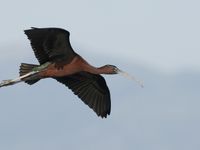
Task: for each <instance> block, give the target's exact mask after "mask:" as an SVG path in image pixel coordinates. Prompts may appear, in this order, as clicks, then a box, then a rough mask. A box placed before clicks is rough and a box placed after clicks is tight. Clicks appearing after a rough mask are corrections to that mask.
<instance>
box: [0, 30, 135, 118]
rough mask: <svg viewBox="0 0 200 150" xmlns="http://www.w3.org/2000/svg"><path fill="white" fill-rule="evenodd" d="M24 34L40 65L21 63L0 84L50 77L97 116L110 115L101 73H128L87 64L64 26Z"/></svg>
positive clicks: (113, 67)
mask: <svg viewBox="0 0 200 150" xmlns="http://www.w3.org/2000/svg"><path fill="white" fill-rule="evenodd" d="M24 33H25V34H26V35H27V37H28V39H29V40H30V43H31V46H32V49H33V51H34V54H35V56H36V58H37V59H38V61H39V63H40V64H39V65H35V64H27V63H22V64H21V66H20V71H19V74H20V76H19V77H18V78H16V79H13V80H4V81H2V83H0V87H3V86H8V85H13V84H15V83H18V82H22V81H24V82H25V83H27V84H29V85H32V84H34V83H36V82H38V81H39V80H41V79H44V78H50V77H51V78H53V79H55V80H57V81H58V82H60V83H63V84H64V85H66V86H67V87H68V88H69V89H71V90H72V91H73V92H74V94H75V95H77V96H78V97H79V98H80V99H81V100H82V101H83V102H84V103H85V104H87V105H88V106H89V107H90V108H92V109H93V110H94V111H95V112H96V114H97V115H98V116H101V117H102V118H103V117H107V115H109V114H110V110H111V101H110V92H109V89H108V87H107V85H106V82H105V79H104V78H103V77H102V76H101V75H100V74H117V73H122V74H123V75H125V76H127V73H125V72H123V71H121V70H119V69H118V68H117V67H116V66H113V65H105V66H102V67H100V68H96V67H94V66H92V65H90V64H89V63H88V62H87V61H86V60H84V59H83V58H82V57H81V56H80V55H78V54H77V53H76V52H75V51H74V50H73V49H72V47H71V44H70V41H69V35H70V33H69V32H68V31H66V30H64V29H60V28H34V27H32V28H31V29H28V30H25V31H24ZM129 77H130V76H129ZM130 78H132V79H134V78H133V77H130ZM136 81H138V80H136ZM138 82H139V81H138Z"/></svg>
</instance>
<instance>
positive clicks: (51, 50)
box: [24, 28, 76, 64]
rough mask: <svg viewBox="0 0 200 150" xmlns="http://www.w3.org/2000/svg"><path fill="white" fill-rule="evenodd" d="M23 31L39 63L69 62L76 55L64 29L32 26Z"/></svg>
mask: <svg viewBox="0 0 200 150" xmlns="http://www.w3.org/2000/svg"><path fill="white" fill-rule="evenodd" d="M24 33H25V34H26V35H27V36H28V39H29V40H30V42H31V46H32V48H33V50H34V53H35V56H36V58H37V59H38V61H39V62H40V64H44V63H45V62H47V61H66V62H70V61H71V60H72V59H73V57H74V56H75V55H76V53H75V52H74V51H73V49H72V47H71V44H70V41H69V35H70V33H69V32H68V31H66V30H64V29H59V28H32V29H29V30H25V31H24Z"/></svg>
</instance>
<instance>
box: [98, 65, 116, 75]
mask: <svg viewBox="0 0 200 150" xmlns="http://www.w3.org/2000/svg"><path fill="white" fill-rule="evenodd" d="M101 69H102V70H103V72H104V74H118V71H119V69H118V68H117V67H116V66H114V65H105V66H103V67H101Z"/></svg>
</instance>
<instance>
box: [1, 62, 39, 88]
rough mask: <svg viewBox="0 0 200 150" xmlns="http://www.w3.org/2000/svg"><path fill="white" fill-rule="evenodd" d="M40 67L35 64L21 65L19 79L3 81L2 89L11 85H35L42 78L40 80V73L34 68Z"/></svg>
mask: <svg viewBox="0 0 200 150" xmlns="http://www.w3.org/2000/svg"><path fill="white" fill-rule="evenodd" d="M38 66H39V65H33V64H25V63H22V64H21V65H20V69H19V75H20V76H19V77H18V78H16V79H10V80H3V81H2V82H1V83H0V87H3V86H9V85H13V84H16V83H19V82H22V81H24V82H26V83H27V84H30V85H32V84H34V83H36V82H37V81H39V80H40V78H38V75H37V74H38V72H39V71H37V70H34V68H36V67H38Z"/></svg>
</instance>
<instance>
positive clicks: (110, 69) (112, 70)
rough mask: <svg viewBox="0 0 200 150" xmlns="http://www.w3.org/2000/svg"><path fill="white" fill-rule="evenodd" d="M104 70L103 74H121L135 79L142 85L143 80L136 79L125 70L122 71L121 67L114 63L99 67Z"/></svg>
mask: <svg viewBox="0 0 200 150" xmlns="http://www.w3.org/2000/svg"><path fill="white" fill-rule="evenodd" d="M101 68H102V69H103V70H104V74H121V75H122V76H124V77H126V78H129V79H131V80H135V81H136V82H137V83H138V84H139V85H140V86H141V87H143V82H142V81H140V80H138V79H136V78H135V77H134V76H131V75H130V74H128V73H127V72H125V71H122V70H121V69H119V68H117V67H116V66H114V65H105V66H103V67H101Z"/></svg>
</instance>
